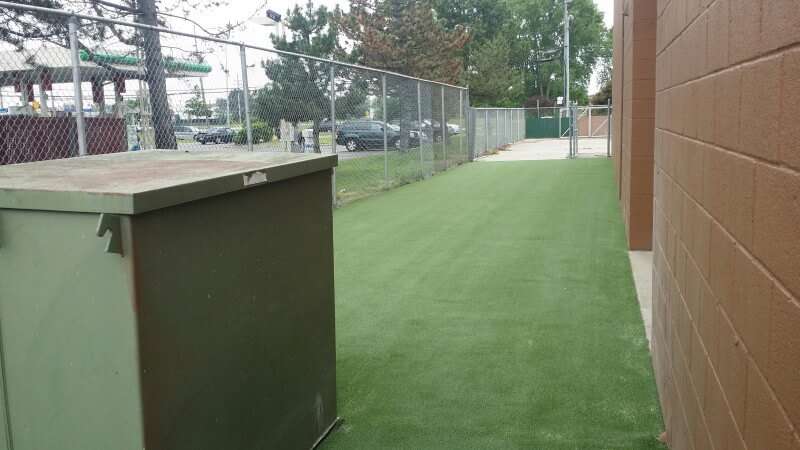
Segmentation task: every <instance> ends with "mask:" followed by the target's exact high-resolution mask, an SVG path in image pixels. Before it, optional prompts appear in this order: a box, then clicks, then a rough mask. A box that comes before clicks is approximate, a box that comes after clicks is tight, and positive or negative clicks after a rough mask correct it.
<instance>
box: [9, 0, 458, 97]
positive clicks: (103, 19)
mask: <svg viewBox="0 0 800 450" xmlns="http://www.w3.org/2000/svg"><path fill="white" fill-rule="evenodd" d="M0 8H9V9H17V10H25V11H35V12H40V13H45V14H52V15H56V16H62V17H66V18H73V17H74V18H76V19H84V20H93V21H97V22H105V23H112V24H115V25H122V26H127V27H133V28H140V29H145V30H151V31H157V32H159V33H167V34H173V35H177V36H184V37H190V38H197V39H203V40H206V41H212V42H217V43H219V44H227V45H235V46H239V47H244V48H250V49H253V50H260V51H265V52H270V53H275V54H278V55H283V56H292V57H298V58H305V59H310V60H313V61H317V62H322V63H328V64H334V65H337V66H342V67H348V68H351V69H359V70H365V71H369V72H375V73H381V74H386V75H391V76H393V77H399V78H406V79H409V80H415V81H421V82H425V83H431V84H437V85H440V86H445V87H449V88H453V89H461V90H464V91H467V90H469V88H466V87H463V86H456V85H452V84H448V83H443V82H441V81H433V80H426V79H424V78H417V77H413V76H411V75H405V74H402V73H397V72H391V71H388V70H383V69H376V68H374V67H367V66H362V65H359V64H351V63H346V62H341V61H336V60H333V59H328V58H320V57H317V56H310V55H304V54H302V53H295V52H288V51H285V50H277V49H274V48H268V47H262V46H259V45H252V44H248V43H246V42H237V41H229V40H227V39H222V38H217V37H212V36H203V35H200V34H194V33H188V32H185V31H177V30H171V29H169V28H164V27H157V26H153V25H146V24H143V23H134V22H126V21H124V20H118V19H110V18H106V17H98V16H92V15H89V14H80V13H75V12H72V11H65V10H61V9H52V8H45V7H42V6H33V5H21V4H19V3H11V2H6V1H0Z"/></svg>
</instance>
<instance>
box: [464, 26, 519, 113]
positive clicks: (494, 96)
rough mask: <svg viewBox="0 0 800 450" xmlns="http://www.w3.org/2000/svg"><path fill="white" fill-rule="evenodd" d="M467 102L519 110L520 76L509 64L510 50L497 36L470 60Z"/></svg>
mask: <svg viewBox="0 0 800 450" xmlns="http://www.w3.org/2000/svg"><path fill="white" fill-rule="evenodd" d="M471 60H472V63H471V64H470V72H469V74H468V80H469V85H470V100H471V102H472V104H473V105H476V106H519V105H520V104H521V103H522V102H523V101H524V100H525V92H524V83H523V73H522V71H521V70H519V69H517V68H515V67H514V66H513V65H512V62H511V47H510V45H509V43H508V40H506V39H505V38H504V37H503V36H498V37H495V38H494V39H492V40H491V41H488V42H486V43H485V44H483V45H482V46H480V47H478V48H477V49H476V50H475V52H474V53H473V55H472V57H471Z"/></svg>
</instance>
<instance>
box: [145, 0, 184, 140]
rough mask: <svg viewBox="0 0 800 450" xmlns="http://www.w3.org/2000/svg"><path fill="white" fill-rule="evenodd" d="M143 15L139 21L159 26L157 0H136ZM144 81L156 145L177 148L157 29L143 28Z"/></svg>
mask: <svg viewBox="0 0 800 450" xmlns="http://www.w3.org/2000/svg"><path fill="white" fill-rule="evenodd" d="M137 3H138V5H139V11H140V14H139V16H138V21H139V23H142V24H145V25H151V26H154V27H155V26H158V10H157V9H156V2H155V0H137ZM140 32H141V33H142V41H143V44H144V64H145V72H146V73H145V80H146V81H147V88H148V90H149V92H150V110H151V114H152V120H153V129H154V131H155V140H156V142H155V147H156V148H159V149H177V148H178V143H177V141H176V140H175V129H174V128H173V126H172V116H171V114H170V108H169V101H168V100H167V79H166V74H165V70H164V58H163V56H162V54H161V38H160V37H159V34H158V32H157V31H153V30H148V29H146V28H143V29H141V30H140Z"/></svg>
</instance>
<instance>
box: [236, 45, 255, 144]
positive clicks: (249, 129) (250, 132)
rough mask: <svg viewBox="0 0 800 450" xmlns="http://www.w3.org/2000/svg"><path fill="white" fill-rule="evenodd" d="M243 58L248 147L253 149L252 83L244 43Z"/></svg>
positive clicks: (243, 96) (242, 46) (240, 50)
mask: <svg viewBox="0 0 800 450" xmlns="http://www.w3.org/2000/svg"><path fill="white" fill-rule="evenodd" d="M239 55H240V57H241V58H240V59H241V60H242V98H243V99H244V123H245V125H244V126H245V131H246V133H247V149H248V150H249V151H251V152H252V151H253V124H252V122H251V119H250V85H249V83H248V82H247V53H246V49H245V46H244V45H240V46H239Z"/></svg>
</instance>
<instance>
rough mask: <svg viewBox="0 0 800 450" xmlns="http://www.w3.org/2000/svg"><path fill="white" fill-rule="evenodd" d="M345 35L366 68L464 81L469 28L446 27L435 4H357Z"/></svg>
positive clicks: (372, 0) (422, 0) (405, 0)
mask: <svg viewBox="0 0 800 450" xmlns="http://www.w3.org/2000/svg"><path fill="white" fill-rule="evenodd" d="M342 29H343V31H344V33H345V35H346V36H347V37H348V38H349V39H351V40H353V41H354V42H355V43H356V49H355V54H356V56H357V57H358V59H359V60H360V62H361V63H362V64H364V65H367V66H370V67H376V68H379V69H386V70H390V71H393V72H398V73H402V74H406V75H411V76H414V77H418V78H425V79H430V80H434V81H441V82H444V83H450V84H456V83H460V82H461V81H462V78H463V72H464V59H463V49H464V46H465V45H466V44H467V42H469V32H468V30H467V29H466V28H465V27H463V26H461V25H456V26H455V27H453V29H452V30H448V29H446V28H445V26H444V24H443V23H442V22H441V21H440V20H439V19H438V18H437V17H436V13H435V11H434V9H433V6H432V4H431V2H430V0H417V1H414V0H352V1H351V4H350V14H348V15H347V16H346V17H343V20H342Z"/></svg>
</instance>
